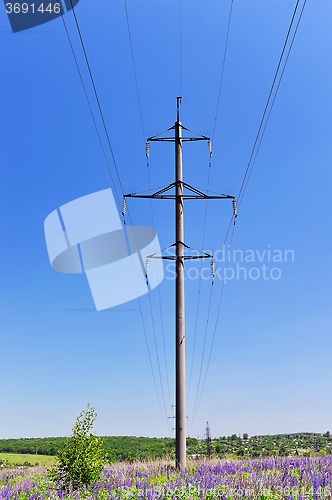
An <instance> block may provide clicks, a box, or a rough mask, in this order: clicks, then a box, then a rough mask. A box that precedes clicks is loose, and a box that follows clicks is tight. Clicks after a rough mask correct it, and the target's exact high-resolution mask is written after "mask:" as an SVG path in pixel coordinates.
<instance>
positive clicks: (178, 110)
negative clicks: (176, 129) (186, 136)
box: [176, 97, 182, 122]
mask: <svg viewBox="0 0 332 500" xmlns="http://www.w3.org/2000/svg"><path fill="white" fill-rule="evenodd" d="M181 99H182V97H177V98H176V112H177V113H176V116H177V120H176V121H177V122H179V121H180V103H181Z"/></svg>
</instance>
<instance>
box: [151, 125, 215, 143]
mask: <svg viewBox="0 0 332 500" xmlns="http://www.w3.org/2000/svg"><path fill="white" fill-rule="evenodd" d="M178 127H179V128H180V129H182V130H186V131H187V132H191V133H192V134H196V135H197V137H181V142H185V141H210V140H211V139H210V137H206V136H205V135H201V134H197V133H196V132H193V131H192V130H189V129H188V128H186V127H184V126H183V125H181V124H180V123H179V125H178ZM174 129H175V125H173V127H170V128H169V129H167V130H166V131H165V132H169V131H170V130H174ZM163 133H164V132H161V134H163ZM161 134H157V135H153V136H152V137H148V139H147V142H157V141H159V142H160V141H164V142H175V140H176V138H175V137H159V136H160V135H161Z"/></svg>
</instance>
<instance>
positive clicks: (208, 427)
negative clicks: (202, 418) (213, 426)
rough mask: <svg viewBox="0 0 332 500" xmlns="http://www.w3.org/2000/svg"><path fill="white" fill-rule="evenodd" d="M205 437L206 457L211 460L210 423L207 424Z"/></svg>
mask: <svg viewBox="0 0 332 500" xmlns="http://www.w3.org/2000/svg"><path fill="white" fill-rule="evenodd" d="M205 435H206V456H207V458H211V435H210V426H209V422H206V429H205Z"/></svg>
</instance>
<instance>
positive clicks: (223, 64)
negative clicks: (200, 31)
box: [212, 0, 233, 144]
mask: <svg viewBox="0 0 332 500" xmlns="http://www.w3.org/2000/svg"><path fill="white" fill-rule="evenodd" d="M232 11H233V0H232V1H231V8H230V12H229V18H228V26H227V34H226V43H225V50H224V58H223V61H222V68H221V76H220V84H219V92H218V99H217V109H216V115H215V118H214V125H213V132H212V144H213V141H214V134H215V132H216V124H217V118H218V111H219V102H220V94H221V86H222V82H223V78H224V69H225V61H226V54H227V47H228V38H229V29H230V27H231V20H232Z"/></svg>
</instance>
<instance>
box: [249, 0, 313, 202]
mask: <svg viewBox="0 0 332 500" xmlns="http://www.w3.org/2000/svg"><path fill="white" fill-rule="evenodd" d="M306 2H307V0H304V3H303V6H302V10H301V13H300V16H299V19H298V21H297V24H296V28H295V31H294V34H293V37H292V41H291V43H290V46H289V49H288V52H287V57H286V60H285V63H284V65H283V68H282V71H281V75H280V78H279V81H278V85H277V88H276V91H275V93H274V96H273V99H272V103H271V106H270V109H269V113H268V115H267V119H266V121H265V124H264V128H263V131H262V134H261V137H260V140H259V143H258V146H257V149H256V152H255V156H254V159H253V161H252V163H251V167H250V170H249V173H248V176H247V179H246V182H245V185H244V188H243V192H242V197H241V201H242V199H243V196H244V193H245V190H246V188H247V185H248V182H249V179H250V176H251V172H252V169H253V168H254V165H255V162H256V158H257V155H258V152H259V149H260V146H261V143H262V140H263V137H264V134H265V131H266V127H267V124H268V122H269V119H270V116H271V112H272V109H273V106H274V102H275V100H276V97H277V94H278V91H279V87H280V84H281V80H282V77H283V75H284V72H285V69H286V65H287V62H288V59H289V56H290V53H291V50H292V47H293V44H294V40H295V37H296V34H297V31H298V28H299V25H300V22H301V19H302V14H303V11H304V8H305V5H306Z"/></svg>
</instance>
